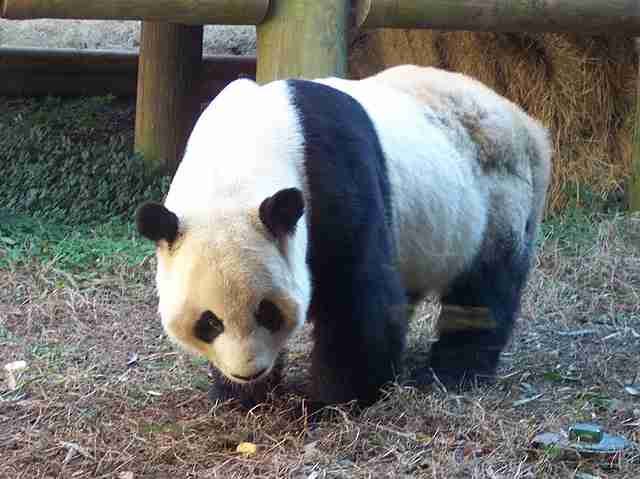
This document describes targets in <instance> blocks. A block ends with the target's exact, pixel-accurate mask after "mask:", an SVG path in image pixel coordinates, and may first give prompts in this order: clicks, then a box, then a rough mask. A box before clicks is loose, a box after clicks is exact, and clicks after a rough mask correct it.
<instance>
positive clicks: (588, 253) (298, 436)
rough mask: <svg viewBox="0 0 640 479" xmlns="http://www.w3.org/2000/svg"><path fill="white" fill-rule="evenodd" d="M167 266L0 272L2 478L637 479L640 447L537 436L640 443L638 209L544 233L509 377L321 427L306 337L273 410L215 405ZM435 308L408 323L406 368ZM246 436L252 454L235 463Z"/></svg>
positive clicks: (428, 335) (417, 354) (420, 347)
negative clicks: (310, 385)
mask: <svg viewBox="0 0 640 479" xmlns="http://www.w3.org/2000/svg"><path fill="white" fill-rule="evenodd" d="M153 268H154V260H153V258H151V257H150V258H148V259H146V260H145V261H143V262H142V263H141V264H137V265H127V264H123V265H122V267H121V268H119V269H118V270H117V271H116V272H115V273H112V274H109V275H102V276H97V277H96V278H95V279H93V280H89V281H83V282H82V284H79V283H77V282H76V281H75V280H74V278H73V276H72V275H70V274H68V273H64V272H62V271H59V270H57V269H56V268H55V265H52V264H50V263H48V264H42V263H35V262H34V264H32V265H28V266H20V267H15V268H5V269H3V270H0V345H1V347H0V365H4V364H7V363H9V362H12V361H17V360H24V361H26V362H27V368H26V369H25V370H24V371H23V372H22V373H20V374H18V376H17V377H16V379H17V384H16V385H15V388H11V387H10V385H9V382H8V381H7V380H5V381H4V382H0V458H2V459H1V460H0V477H2V478H16V479H17V478H58V477H60V478H75V479H81V478H103V477H104V478H107V477H108V478H112V477H113V478H121V479H131V478H138V477H151V478H165V477H166V478H178V477H180V478H182V477H193V478H195V477H198V478H200V477H202V478H217V477H225V478H234V477H242V478H246V477H256V478H260V477H291V478H307V479H310V478H313V479H316V478H318V479H319V478H360V477H362V478H365V477H376V478H379V477H399V478H405V477H406V478H409V477H429V478H552V477H554V478H555V477H563V478H564V477H568V478H573V477H575V478H583V479H585V478H592V477H599V478H633V477H639V476H640V450H639V449H638V448H637V446H636V447H633V448H631V449H628V450H626V451H625V452H624V453H619V454H614V455H608V456H595V457H592V456H582V457H579V456H575V455H572V454H569V453H565V452H563V451H561V450H560V449H558V448H554V447H550V448H543V449H539V448H534V447H533V445H532V439H533V437H534V436H535V435H536V434H537V433H540V432H545V431H549V432H560V431H564V432H566V430H567V428H568V427H569V426H570V425H571V424H573V423H574V422H577V421H592V422H596V423H598V424H600V425H601V426H602V427H604V428H605V429H606V430H607V432H609V433H612V434H619V435H623V436H625V437H626V438H627V439H629V440H631V441H635V442H636V444H637V443H640V398H639V397H638V396H634V395H633V394H630V393H629V392H628V390H631V391H633V389H630V388H627V389H626V390H625V387H624V386H625V385H626V384H633V383H639V382H640V374H639V370H638V357H639V352H640V301H639V295H640V217H638V216H636V217H623V216H608V217H607V218H604V219H600V220H597V221H594V222H592V223H591V224H589V225H588V226H584V225H582V224H581V223H580V222H575V221H573V220H568V221H567V222H565V223H558V222H556V223H553V224H549V225H547V226H546V227H545V229H544V234H543V238H542V245H541V249H540V254H539V256H538V259H537V264H536V269H535V271H534V273H533V274H532V276H531V280H530V283H529V287H528V289H527V293H526V298H525V300H524V304H523V310H522V314H521V318H520V320H519V321H518V325H517V329H516V332H515V336H514V339H513V341H512V342H511V344H510V346H509V348H508V350H507V352H506V353H505V355H504V356H503V361H502V365H501V368H500V378H499V380H498V382H497V384H496V385H494V386H489V387H484V388H479V389H476V390H474V391H470V392H468V393H465V394H463V395H457V394H454V393H451V392H447V391H443V390H441V389H438V388H430V389H427V390H417V389H414V388H412V387H410V386H400V385H397V386H395V387H391V388H389V390H388V394H387V395H386V397H385V398H384V399H383V400H382V401H380V402H379V403H377V404H376V405H374V406H373V407H371V408H370V409H368V410H366V411H365V412H363V413H362V414H359V415H358V414H353V413H352V412H351V411H350V410H349V407H348V405H347V406H344V407H339V408H335V409H334V414H333V415H330V416H327V417H318V418H316V417H311V416H310V415H309V414H308V413H307V412H306V409H305V397H304V395H303V394H300V393H299V392H295V391H294V390H293V388H291V387H290V385H292V384H294V383H296V382H299V381H301V382H303V383H304V381H305V374H306V370H307V369H306V368H307V353H308V340H307V338H308V331H306V330H305V331H303V333H302V334H301V335H300V336H299V337H298V338H296V341H294V344H292V347H291V351H290V353H289V360H288V362H289V369H288V375H287V376H286V377H285V381H284V383H283V385H282V387H281V389H280V390H279V391H276V392H274V394H273V395H272V398H271V400H270V401H269V402H268V403H266V404H263V405H259V406H257V407H256V408H254V409H253V410H251V411H249V412H246V411H241V410H239V409H236V408H235V407H234V406H232V405H230V404H214V403H211V402H209V400H208V398H207V384H208V378H207V370H206V365H205V364H204V363H202V362H201V361H199V360H196V359H193V358H191V357H189V356H187V355H185V354H183V353H181V352H179V351H177V350H176V349H175V348H174V347H173V345H172V344H171V343H170V342H169V341H168V340H167V339H166V337H165V336H164V335H163V333H162V330H161V326H160V324H159V321H158V319H157V315H156V298H155V296H154V289H153V281H152V280H153ZM435 309H436V306H435V305H433V304H427V305H425V308H424V309H423V310H422V311H420V312H419V314H418V315H417V316H416V317H415V318H414V319H413V320H412V328H411V341H410V348H409V351H408V353H407V361H408V362H417V361H419V360H420V358H421V357H422V355H423V354H424V352H425V351H426V350H427V348H428V342H429V341H430V340H432V332H431V323H432V319H433V314H434V312H435ZM242 442H250V443H253V444H255V445H256V446H257V450H256V452H255V453H253V454H251V453H245V454H242V453H238V452H236V448H237V446H238V445H239V444H240V443H242Z"/></svg>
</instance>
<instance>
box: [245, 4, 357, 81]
mask: <svg viewBox="0 0 640 479" xmlns="http://www.w3.org/2000/svg"><path fill="white" fill-rule="evenodd" d="M348 4H349V0H322V1H319V0H271V7H270V9H269V13H268V14H267V17H266V18H265V20H264V22H263V23H261V24H259V25H258V27H257V36H258V38H257V43H258V66H257V80H258V82H260V83H265V82H268V81H272V80H277V79H282V78H290V77H298V78H299V77H306V78H309V77H321V76H329V75H334V76H339V77H344V76H346V74H347V21H348V14H349V5H348Z"/></svg>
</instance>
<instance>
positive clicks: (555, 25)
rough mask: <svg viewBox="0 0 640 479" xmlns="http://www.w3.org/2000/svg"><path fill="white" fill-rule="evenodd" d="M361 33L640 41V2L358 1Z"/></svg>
mask: <svg viewBox="0 0 640 479" xmlns="http://www.w3.org/2000/svg"><path fill="white" fill-rule="evenodd" d="M355 2H356V3H355V12H356V13H355V16H356V25H357V26H358V27H362V28H382V27H386V28H428V29H434V30H468V31H491V32H557V33H562V32H569V33H582V34H609V35H610V34H622V35H632V36H640V2H639V1H638V0H609V1H604V0H355Z"/></svg>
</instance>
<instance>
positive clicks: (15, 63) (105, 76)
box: [0, 48, 256, 101]
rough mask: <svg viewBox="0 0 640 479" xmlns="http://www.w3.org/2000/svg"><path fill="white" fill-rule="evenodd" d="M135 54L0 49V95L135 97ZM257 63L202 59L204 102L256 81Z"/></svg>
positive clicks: (240, 59)
mask: <svg viewBox="0 0 640 479" xmlns="http://www.w3.org/2000/svg"><path fill="white" fill-rule="evenodd" d="M137 74H138V53H137V52H134V51H118V50H76V49H67V48H59V49H40V48H0V78H1V79H2V80H1V81H0V95H3V96H40V95H54V96H81V95H85V96H92V95H106V94H109V93H111V94H113V95H116V96H135V94H136V85H137ZM255 74H256V59H255V57H249V56H242V57H240V56H218V55H215V56H214V55H205V56H204V59H203V74H202V81H201V84H200V87H199V90H200V95H201V98H202V100H203V101H206V100H208V99H210V98H212V97H214V96H215V95H217V94H218V93H219V92H220V90H221V89H222V88H224V87H225V86H226V85H227V84H228V83H229V82H231V81H233V80H235V79H236V78H238V77H239V76H242V75H247V76H250V77H255Z"/></svg>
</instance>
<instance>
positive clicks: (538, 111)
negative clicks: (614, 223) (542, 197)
mask: <svg viewBox="0 0 640 479" xmlns="http://www.w3.org/2000/svg"><path fill="white" fill-rule="evenodd" d="M401 63H416V64H419V65H433V66H439V67H441V68H446V69H450V70H455V71H460V72H463V73H466V74H469V75H471V76H474V77H476V78H478V79H479V80H481V81H483V82H485V83H486V84H487V85H489V86H491V87H492V88H495V89H496V90H497V91H498V92H500V93H502V94H504V95H506V96H507V97H508V98H510V99H511V100H513V101H515V102H516V103H518V104H519V105H521V106H522V107H523V108H524V109H525V110H527V111H528V112H529V113H531V114H532V115H533V116H535V117H536V118H538V119H540V120H541V121H542V122H543V123H544V124H545V125H546V126H547V127H549V128H550V129H551V131H552V133H553V137H554V142H555V149H556V154H555V158H554V172H553V182H552V185H551V190H550V197H549V205H548V210H549V211H550V212H554V211H558V210H560V209H562V208H563V207H564V206H566V205H567V204H568V203H570V202H577V203H578V204H580V203H582V202H584V201H586V199H587V196H586V195H585V192H589V193H590V195H591V196H593V195H596V196H598V197H601V198H603V199H605V200H610V201H615V200H617V199H620V198H621V192H623V191H624V186H625V182H626V179H627V178H629V176H630V172H631V150H632V149H631V135H632V131H633V125H632V122H633V111H634V108H635V106H634V105H635V103H634V102H635V91H636V89H635V81H636V78H637V71H638V70H637V56H636V53H635V51H634V43H633V39H631V38H624V37H611V38H604V37H585V36H577V35H569V34H495V33H472V32H433V31H429V30H377V31H371V32H367V33H364V34H361V35H360V36H358V37H357V38H355V39H354V42H353V45H352V49H351V67H350V68H351V75H352V76H353V77H356V78H360V77H363V76H366V75H369V74H371V73H374V72H376V71H379V70H380V69H382V68H385V67H388V66H391V65H397V64H401Z"/></svg>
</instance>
